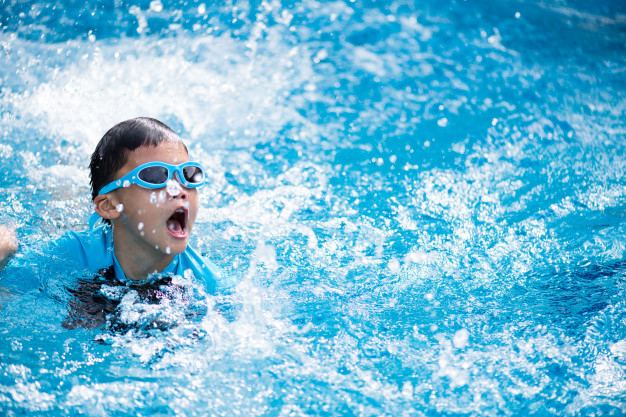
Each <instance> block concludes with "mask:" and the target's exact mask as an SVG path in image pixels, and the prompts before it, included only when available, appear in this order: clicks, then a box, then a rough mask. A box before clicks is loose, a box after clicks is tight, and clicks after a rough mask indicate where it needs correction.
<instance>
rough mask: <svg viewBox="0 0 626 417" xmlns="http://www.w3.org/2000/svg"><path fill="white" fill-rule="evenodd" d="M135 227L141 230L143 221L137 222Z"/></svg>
mask: <svg viewBox="0 0 626 417" xmlns="http://www.w3.org/2000/svg"><path fill="white" fill-rule="evenodd" d="M137 229H139V230H143V223H142V222H139V224H138V225H137Z"/></svg>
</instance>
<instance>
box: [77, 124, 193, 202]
mask: <svg viewBox="0 0 626 417" xmlns="http://www.w3.org/2000/svg"><path fill="white" fill-rule="evenodd" d="M166 141H176V142H180V143H181V144H182V145H183V146H184V147H185V151H187V152H188V150H187V147H186V146H185V144H184V143H183V141H182V139H181V138H180V137H179V136H178V135H177V134H176V132H174V131H173V130H172V129H170V128H169V127H168V126H167V125H166V124H165V123H162V122H160V121H158V120H156V119H152V118H149V117H137V118H135V119H130V120H125V121H123V122H120V123H118V124H116V125H115V126H113V127H112V128H111V129H109V131H108V132H106V133H105V134H104V136H102V139H100V142H98V145H96V149H95V150H94V151H93V154H92V155H91V162H90V163H89V170H90V177H91V181H90V184H91V199H92V200H94V199H95V198H96V197H97V196H98V193H99V192H100V190H101V189H102V187H104V186H105V185H107V184H108V183H110V182H111V181H113V180H115V173H116V172H117V171H118V170H119V169H120V168H122V167H123V166H124V164H126V161H127V160H128V152H130V151H134V150H135V149H137V148H139V147H140V146H157V145H159V144H160V143H162V142H166Z"/></svg>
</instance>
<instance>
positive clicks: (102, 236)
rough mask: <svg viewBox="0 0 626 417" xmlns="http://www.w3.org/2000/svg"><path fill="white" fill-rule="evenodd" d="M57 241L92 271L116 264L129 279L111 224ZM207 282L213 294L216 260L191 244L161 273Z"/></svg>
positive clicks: (122, 278)
mask: <svg viewBox="0 0 626 417" xmlns="http://www.w3.org/2000/svg"><path fill="white" fill-rule="evenodd" d="M55 244H56V245H57V247H59V248H64V249H65V250H66V251H67V254H68V255H67V256H71V257H72V258H74V260H75V261H76V262H77V263H78V266H79V267H82V268H84V269H86V270H89V271H94V272H97V271H100V270H102V269H107V268H109V267H111V266H113V268H114V270H115V276H116V278H117V279H119V280H120V281H128V280H127V278H126V275H125V274H124V271H123V270H122V268H121V266H120V264H119V262H118V261H117V258H116V257H115V251H114V247H113V230H112V229H111V227H110V226H108V225H107V226H100V227H97V228H95V229H90V230H86V231H83V232H78V233H77V232H72V231H70V232H67V233H66V234H65V235H63V236H62V237H61V238H60V239H58V240H57V241H56V242H55ZM190 274H191V275H193V277H194V280H195V281H197V282H199V283H201V284H204V287H205V290H206V291H207V293H210V294H213V293H214V292H215V288H216V282H217V279H218V277H219V272H218V268H217V266H216V265H215V264H213V263H212V262H210V261H209V260H206V259H204V258H202V256H200V255H199V254H198V253H197V252H196V251H195V250H193V249H192V248H191V247H190V246H187V249H186V250H185V251H184V252H183V253H181V254H178V255H175V256H174V259H172V262H170V263H169V265H168V266H167V267H166V268H165V269H164V270H163V271H162V272H160V273H159V275H180V276H185V277H189V275H190Z"/></svg>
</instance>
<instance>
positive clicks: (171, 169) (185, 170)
mask: <svg viewBox="0 0 626 417" xmlns="http://www.w3.org/2000/svg"><path fill="white" fill-rule="evenodd" d="M175 172H176V173H177V174H178V180H179V182H180V184H181V185H182V186H184V187H187V188H196V187H199V186H201V185H202V184H204V182H205V175H204V168H202V165H200V164H199V163H198V162H185V163H184V164H180V165H170V164H166V163H164V162H148V163H147V164H143V165H139V166H138V167H137V168H135V169H133V170H132V171H130V172H129V173H128V174H126V175H124V176H123V177H122V178H120V179H118V180H115V181H112V182H110V183H108V184H107V185H105V186H104V187H102V188H101V189H100V192H98V195H102V194H106V193H109V192H111V191H113V190H117V189H118V188H122V187H130V186H131V185H132V184H137V185H139V186H141V187H144V188H152V189H154V188H162V187H165V186H166V185H167V182H168V181H169V180H171V179H172V176H174V173H175Z"/></svg>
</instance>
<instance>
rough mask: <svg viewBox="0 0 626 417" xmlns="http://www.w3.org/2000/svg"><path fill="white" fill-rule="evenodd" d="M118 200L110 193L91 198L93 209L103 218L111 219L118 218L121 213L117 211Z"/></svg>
mask: <svg viewBox="0 0 626 417" xmlns="http://www.w3.org/2000/svg"><path fill="white" fill-rule="evenodd" d="M118 204H119V201H117V199H116V198H115V196H114V195H112V194H111V193H107V194H103V195H99V196H97V197H96V198H95V199H94V200H93V206H94V210H96V213H98V214H99V215H100V217H102V218H103V219H109V220H113V219H116V218H118V217H119V216H120V215H121V214H122V213H121V212H119V211H117V205H118Z"/></svg>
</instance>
